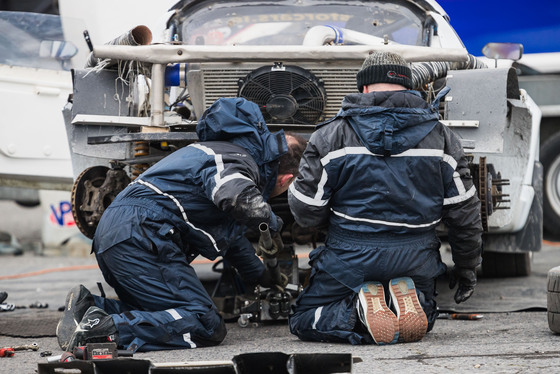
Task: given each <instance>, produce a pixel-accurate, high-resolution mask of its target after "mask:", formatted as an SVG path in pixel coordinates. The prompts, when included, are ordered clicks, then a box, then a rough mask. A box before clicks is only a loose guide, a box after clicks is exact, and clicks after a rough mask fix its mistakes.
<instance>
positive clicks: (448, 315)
mask: <svg viewBox="0 0 560 374" xmlns="http://www.w3.org/2000/svg"><path fill="white" fill-rule="evenodd" d="M482 318H484V315H482V314H477V313H440V314H439V316H438V319H460V320H472V321H475V320H479V319H482Z"/></svg>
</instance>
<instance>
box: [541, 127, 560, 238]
mask: <svg viewBox="0 0 560 374" xmlns="http://www.w3.org/2000/svg"><path fill="white" fill-rule="evenodd" d="M559 149H560V132H559V133H556V134H554V135H552V136H551V137H550V138H549V139H548V140H547V141H546V142H545V143H544V144H543V145H542V147H541V149H540V156H539V158H540V161H541V163H542V164H543V167H544V170H545V174H544V186H543V200H544V201H543V226H544V228H545V229H546V231H548V232H549V233H550V234H552V235H560V225H559V223H560V216H558V214H557V213H556V212H555V211H554V209H552V207H551V206H550V203H549V201H548V198H547V195H546V178H547V173H548V168H549V167H550V165H552V164H553V163H554V161H555V160H556V158H558V157H560V154H559V152H558V150H559Z"/></svg>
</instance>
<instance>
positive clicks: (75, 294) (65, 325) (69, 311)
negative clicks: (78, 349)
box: [56, 284, 95, 351]
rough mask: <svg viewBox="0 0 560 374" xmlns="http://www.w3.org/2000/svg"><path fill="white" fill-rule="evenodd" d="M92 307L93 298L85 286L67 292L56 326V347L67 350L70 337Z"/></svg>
mask: <svg viewBox="0 0 560 374" xmlns="http://www.w3.org/2000/svg"><path fill="white" fill-rule="evenodd" d="M93 305H95V303H94V301H93V296H92V295H91V292H89V290H88V289H87V288H86V287H85V286H83V285H81V284H80V285H78V286H75V287H73V288H72V289H71V290H70V291H69V292H68V294H67V295H66V303H65V304H64V314H63V315H62V317H60V320H59V321H58V325H57V326H56V337H57V339H58V345H59V346H60V348H62V350H64V351H66V350H67V348H68V341H69V340H70V337H71V336H72V334H73V333H74V331H75V330H76V327H78V325H79V323H80V321H81V320H82V318H83V317H84V314H86V311H87V310H88V309H89V307H91V306H93Z"/></svg>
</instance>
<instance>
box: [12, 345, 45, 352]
mask: <svg viewBox="0 0 560 374" xmlns="http://www.w3.org/2000/svg"><path fill="white" fill-rule="evenodd" d="M10 348H12V349H13V350H14V351H37V350H39V344H37V343H31V344H22V345H16V346H13V347H10Z"/></svg>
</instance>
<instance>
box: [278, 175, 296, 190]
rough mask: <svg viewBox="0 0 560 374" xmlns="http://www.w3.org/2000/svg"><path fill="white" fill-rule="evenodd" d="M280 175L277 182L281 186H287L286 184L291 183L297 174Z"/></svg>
mask: <svg viewBox="0 0 560 374" xmlns="http://www.w3.org/2000/svg"><path fill="white" fill-rule="evenodd" d="M278 177H279V178H278V181H277V183H278V185H279V186H280V187H285V186H287V185H289V184H290V183H292V182H293V181H294V179H295V176H294V175H293V174H281V175H279V176H278Z"/></svg>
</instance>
